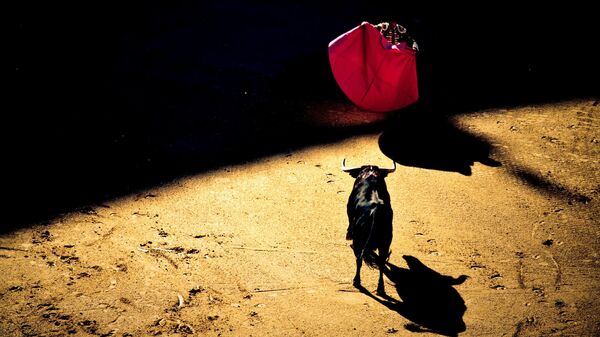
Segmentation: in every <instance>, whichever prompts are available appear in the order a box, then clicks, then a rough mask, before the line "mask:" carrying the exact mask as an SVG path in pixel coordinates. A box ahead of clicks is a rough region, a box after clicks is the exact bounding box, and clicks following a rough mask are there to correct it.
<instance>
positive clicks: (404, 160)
mask: <svg viewBox="0 0 600 337" xmlns="http://www.w3.org/2000/svg"><path fill="white" fill-rule="evenodd" d="M379 147H380V149H381V151H382V152H383V153H384V154H385V155H387V156H388V157H390V158H391V159H393V160H394V161H396V162H397V163H399V164H402V165H406V166H414V167H421V168H426V169H435V170H443V171H450V172H459V173H461V174H464V175H471V166H473V164H474V162H480V163H482V164H485V165H488V166H500V165H501V164H500V163H499V162H497V161H495V160H493V159H491V158H489V155H490V150H491V146H490V144H489V143H488V142H487V141H485V140H484V139H480V138H478V137H476V136H474V135H471V134H468V133H466V132H465V131H463V130H459V129H458V128H456V126H454V125H452V123H450V122H449V120H448V116H447V115H445V114H442V113H436V112H435V111H429V110H426V109H424V108H423V105H422V104H420V103H417V104H415V105H413V106H411V107H409V108H407V109H405V110H403V111H402V112H401V113H398V114H397V115H396V116H395V118H394V119H392V120H390V121H389V123H388V127H387V129H386V130H385V131H384V132H383V133H382V134H381V136H380V137H379Z"/></svg>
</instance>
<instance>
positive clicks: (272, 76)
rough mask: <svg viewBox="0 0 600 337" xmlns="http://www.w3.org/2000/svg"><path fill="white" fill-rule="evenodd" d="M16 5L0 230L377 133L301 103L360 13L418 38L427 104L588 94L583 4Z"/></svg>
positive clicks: (324, 81) (321, 96)
mask: <svg viewBox="0 0 600 337" xmlns="http://www.w3.org/2000/svg"><path fill="white" fill-rule="evenodd" d="M18 7H19V8H17V11H16V14H17V18H16V20H15V22H16V25H15V32H16V39H15V41H16V46H15V55H16V57H15V84H14V90H15V93H14V95H11V101H12V103H13V104H11V106H12V108H11V109H8V110H7V112H6V113H5V116H4V117H5V122H4V123H3V127H4V128H3V129H4V130H3V132H2V133H1V134H2V135H1V139H0V144H1V145H0V146H2V149H1V150H2V151H1V156H2V163H3V164H2V173H1V177H2V179H3V192H4V196H5V198H4V199H5V200H8V201H5V202H4V205H3V210H5V213H4V214H3V217H2V218H1V219H0V224H1V226H2V228H1V229H0V230H1V231H9V230H11V229H14V228H18V227H20V226H26V225H28V224H31V223H37V222H43V221H46V220H49V219H52V217H54V216H57V215H58V214H60V213H62V212H67V211H71V210H75V209H77V208H78V207H83V206H86V205H94V204H98V203H102V202H103V201H106V200H110V199H111V198H115V197H119V196H122V195H125V194H129V193H134V192H135V191H138V190H140V189H144V188H151V187H153V186H156V185H158V184H160V183H163V182H166V181H170V180H172V179H175V178H178V177H181V176H184V175H188V174H195V173H199V172H203V171H206V170H209V169H214V168H218V167H220V166H222V165H228V164H235V163H244V162H246V161H249V160H254V159H256V158H259V157H261V156H266V155H271V154H277V153H288V152H289V151H293V149H295V148H300V147H303V146H306V145H311V144H320V143H327V142H332V141H335V140H338V139H341V138H344V137H349V136H352V135H356V134H357V133H361V132H374V131H380V130H382V125H370V126H366V127H352V128H332V127H327V126H316V125H314V123H311V121H310V120H307V115H306V109H307V107H308V106H311V107H315V109H319V104H321V102H322V101H323V100H328V101H332V100H333V101H338V102H346V99H345V97H344V96H343V94H342V93H341V91H340V90H339V88H338V87H337V85H336V83H335V81H334V80H333V78H332V76H331V73H330V69H329V63H328V56H327V44H328V43H329V41H331V40H332V39H334V38H336V37H337V36H338V35H340V34H341V33H343V32H346V31H348V30H349V29H351V28H353V27H355V26H356V25H358V24H359V23H360V22H361V21H364V20H366V21H369V22H374V23H376V22H380V21H391V20H397V21H399V22H402V23H404V25H405V26H406V27H407V28H408V29H409V30H410V32H411V34H412V35H413V36H414V37H415V38H416V39H417V41H418V42H419V44H420V46H421V53H420V54H419V56H418V67H419V81H420V87H421V98H422V100H423V101H424V102H428V104H435V109H432V110H431V113H432V114H436V112H435V111H445V112H446V113H455V112H460V111H465V110H466V109H473V108H478V107H485V106H493V105H496V104H516V103H519V102H523V101H534V100H546V99H553V100H556V99H561V98H567V97H572V96H581V95H589V93H590V91H591V88H593V89H595V88H596V86H591V87H590V85H589V84H588V83H590V82H589V81H588V80H589V79H590V78H595V77H594V76H595V74H597V73H598V72H597V68H596V67H597V62H596V60H597V59H598V58H597V57H596V54H595V52H594V51H593V49H592V48H591V47H590V46H591V43H589V42H588V41H589V39H588V37H589V36H590V35H591V33H590V32H591V29H590V27H591V22H592V21H590V20H588V18H591V13H592V11H586V10H585V9H581V10H577V11H575V12H574V13H568V14H571V15H565V16H564V17H563V14H564V13H565V10H564V9H561V10H560V11H555V12H553V13H550V14H549V15H545V13H541V12H539V11H536V12H535V13H527V11H524V10H523V9H519V10H518V11H511V12H507V11H506V10H504V11H502V10H498V11H494V10H491V9H487V8H486V10H485V11H482V12H481V13H483V14H480V15H479V16H472V15H471V14H469V15H467V14H465V13H472V11H463V10H462V9H456V11H450V12H449V11H445V10H444V9H443V8H438V9H437V10H436V13H444V14H443V15H441V14H435V13H431V11H430V8H427V6H418V5H407V4H404V3H403V4H390V3H387V2H386V3H383V2H382V3H381V4H377V3H369V4H367V3H365V2H361V1H349V2H348V1H345V2H338V1H333V2H327V3H324V2H317V1H303V2H297V3H285V4H278V3H272V2H267V1H257V2H252V3H247V2H243V1H236V0H228V1H199V2H170V3H168V4H167V3H155V2H149V3H148V2H146V3H137V2H128V3H123V4H113V3H98V4H91V3H84V2H69V1H67V2H60V3H43V4H37V5H36V6H26V5H25V4H21V6H18ZM545 7H547V6H545ZM567 12H568V10H567ZM490 13H494V14H490ZM530 14H531V15H530ZM533 14H535V15H533ZM559 14H560V16H558V15H559ZM573 14H576V15H575V16H574V15H573ZM559 17H560V18H561V19H562V20H560V22H561V23H562V29H561V30H555V29H553V27H554V25H555V22H556V21H555V19H557V18H559ZM564 18H567V19H568V20H566V21H565V19H564ZM569 18H572V19H569ZM508 21H510V22H511V24H510V25H508V26H507V25H506V24H504V23H506V22H508ZM588 25H589V26H590V27H588ZM549 32H552V34H550V33H549ZM517 37H518V38H517ZM556 41H559V42H556ZM557 45H558V46H561V47H556V46H557ZM565 45H566V46H571V45H576V46H577V49H573V48H570V49H568V50H569V52H565V51H564V50H565V49H564V48H562V46H565ZM499 46H501V47H499ZM507 46H509V47H507ZM549 46H552V48H549ZM567 48H569V47H567ZM549 49H551V50H552V52H548V50H549ZM592 61H593V62H592ZM438 107H439V109H438ZM323 113H327V109H326V108H323ZM394 123H396V122H394ZM404 125H405V124H404V123H397V124H392V125H391V130H393V128H394V127H396V128H402V127H404ZM441 125H442V124H440V128H442V130H440V132H442V133H443V132H450V133H453V131H448V130H444V127H443V126H441ZM416 127H418V126H416ZM422 128H423V129H428V128H425V126H423V127H422ZM424 131H427V130H424ZM428 133H430V132H428ZM388 134H390V135H391V136H389V135H388V136H386V137H384V138H388V139H387V140H386V141H385V142H384V143H386V146H388V147H389V148H387V147H386V149H387V150H386V151H388V153H390V154H391V155H392V156H396V157H400V156H404V154H403V153H394V151H396V152H398V151H400V150H399V148H400V147H399V145H398V144H401V145H402V144H403V143H404V142H405V141H410V142H412V140H409V139H406V138H404V136H403V135H400V134H398V133H397V132H395V131H389V132H388ZM453 136H455V134H452V135H451V137H453ZM456 136H457V137H458V138H460V137H461V136H460V135H458V134H456ZM398 137H400V138H399V139H398ZM458 141H459V142H463V141H464V140H458ZM467 142H468V140H467ZM473 150H474V151H479V150H476V149H473ZM469 157H471V156H469ZM399 159H402V158H399Z"/></svg>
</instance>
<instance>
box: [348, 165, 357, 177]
mask: <svg viewBox="0 0 600 337" xmlns="http://www.w3.org/2000/svg"><path fill="white" fill-rule="evenodd" d="M346 172H347V173H348V174H349V175H350V176H351V177H352V178H358V175H359V174H360V167H359V168H355V169H352V170H348V171H346Z"/></svg>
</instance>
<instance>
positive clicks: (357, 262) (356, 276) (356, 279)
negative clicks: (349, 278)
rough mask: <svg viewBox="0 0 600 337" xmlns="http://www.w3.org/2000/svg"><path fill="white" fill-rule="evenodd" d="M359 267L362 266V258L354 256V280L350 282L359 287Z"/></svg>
mask: <svg viewBox="0 0 600 337" xmlns="http://www.w3.org/2000/svg"><path fill="white" fill-rule="evenodd" d="M360 267H362V258H360V257H357V258H356V274H355V275H354V282H353V283H352V285H354V287H356V288H360V287H361V285H360Z"/></svg>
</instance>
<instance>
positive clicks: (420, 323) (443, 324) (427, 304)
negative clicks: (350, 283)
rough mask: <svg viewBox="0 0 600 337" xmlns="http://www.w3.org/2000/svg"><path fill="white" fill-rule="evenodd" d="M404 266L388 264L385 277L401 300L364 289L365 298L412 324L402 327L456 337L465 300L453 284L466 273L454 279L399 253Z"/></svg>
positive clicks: (461, 320)
mask: <svg viewBox="0 0 600 337" xmlns="http://www.w3.org/2000/svg"><path fill="white" fill-rule="evenodd" d="M403 258H404V260H405V261H406V263H407V265H408V269H406V268H401V267H397V266H395V265H393V264H391V263H388V268H389V269H387V270H385V271H384V274H385V276H387V278H388V279H389V280H390V281H392V282H393V283H394V285H395V287H396V291H397V293H398V296H399V297H400V299H401V301H398V300H396V299H394V298H392V297H391V296H385V298H379V297H377V296H375V295H373V294H371V293H370V292H369V291H368V290H366V289H365V288H362V289H360V290H361V292H363V293H365V294H366V295H368V296H369V297H371V298H373V299H374V300H376V301H377V302H379V303H381V304H383V305H385V306H386V307H387V308H389V309H390V310H394V311H396V312H398V313H399V314H400V315H402V316H403V317H404V318H406V319H408V320H410V321H411V322H412V323H410V324H406V326H405V328H406V329H407V330H409V331H412V332H433V333H437V334H440V335H444V336H458V334H459V333H461V332H464V331H465V330H466V325H465V322H464V321H463V315H464V313H465V311H466V310H467V307H466V306H465V302H464V300H463V299H462V297H461V296H460V294H459V293H458V291H456V289H454V287H453V286H455V285H460V284H462V283H463V282H464V281H465V280H466V279H467V276H465V275H461V276H459V277H457V278H453V277H451V276H447V275H442V274H440V273H438V272H436V271H435V270H433V269H431V268H429V267H427V266H426V265H424V264H423V263H422V262H421V261H419V259H417V258H415V257H413V256H407V255H404V256H403Z"/></svg>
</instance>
